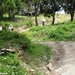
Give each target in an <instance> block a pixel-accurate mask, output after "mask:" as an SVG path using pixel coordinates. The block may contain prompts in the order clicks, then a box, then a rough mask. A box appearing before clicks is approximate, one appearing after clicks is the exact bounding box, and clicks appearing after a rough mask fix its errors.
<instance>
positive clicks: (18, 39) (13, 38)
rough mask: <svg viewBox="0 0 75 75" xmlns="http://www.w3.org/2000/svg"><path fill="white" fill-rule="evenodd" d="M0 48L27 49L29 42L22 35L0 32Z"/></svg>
mask: <svg viewBox="0 0 75 75" xmlns="http://www.w3.org/2000/svg"><path fill="white" fill-rule="evenodd" d="M0 39H1V40H0V48H3V47H10V46H12V47H14V48H15V47H18V48H20V47H21V48H24V49H27V48H28V45H29V43H30V41H29V40H28V39H27V38H26V37H25V36H24V35H22V34H19V33H17V32H9V31H0Z"/></svg>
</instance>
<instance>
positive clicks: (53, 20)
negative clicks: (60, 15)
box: [51, 11, 55, 25]
mask: <svg viewBox="0 0 75 75" xmlns="http://www.w3.org/2000/svg"><path fill="white" fill-rule="evenodd" d="M52 18H53V19H52V23H51V24H52V25H54V22H55V11H53V14H52Z"/></svg>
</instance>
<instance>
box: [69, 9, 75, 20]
mask: <svg viewBox="0 0 75 75" xmlns="http://www.w3.org/2000/svg"><path fill="white" fill-rule="evenodd" d="M70 16H71V21H73V19H74V10H71V11H70Z"/></svg>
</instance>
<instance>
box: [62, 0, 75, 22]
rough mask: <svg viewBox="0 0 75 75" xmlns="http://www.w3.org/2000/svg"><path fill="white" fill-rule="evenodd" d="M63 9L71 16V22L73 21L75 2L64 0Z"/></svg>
mask: <svg viewBox="0 0 75 75" xmlns="http://www.w3.org/2000/svg"><path fill="white" fill-rule="evenodd" d="M63 7H64V9H65V11H66V12H67V13H69V14H70V16H71V21H73V18H74V11H75V0H63Z"/></svg>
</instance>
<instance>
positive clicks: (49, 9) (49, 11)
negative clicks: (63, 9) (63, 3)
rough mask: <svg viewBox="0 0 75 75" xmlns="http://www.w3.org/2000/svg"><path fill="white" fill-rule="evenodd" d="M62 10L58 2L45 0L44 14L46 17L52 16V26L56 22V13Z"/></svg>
mask: <svg viewBox="0 0 75 75" xmlns="http://www.w3.org/2000/svg"><path fill="white" fill-rule="evenodd" d="M59 9H60V5H59V3H58V1H56V0H48V1H46V0H44V1H43V12H44V15H45V16H48V17H50V16H52V18H53V20H52V24H54V22H55V12H56V11H58V10H59Z"/></svg>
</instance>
